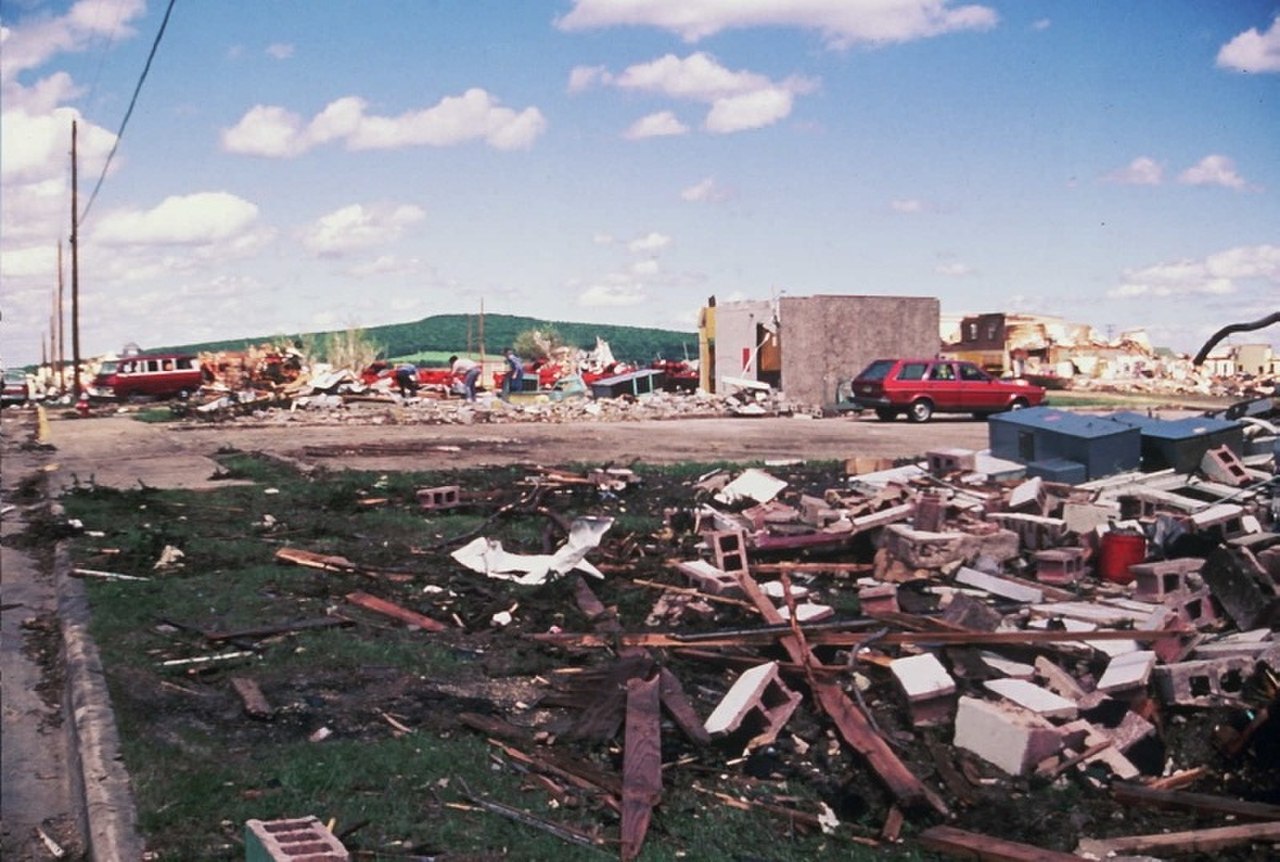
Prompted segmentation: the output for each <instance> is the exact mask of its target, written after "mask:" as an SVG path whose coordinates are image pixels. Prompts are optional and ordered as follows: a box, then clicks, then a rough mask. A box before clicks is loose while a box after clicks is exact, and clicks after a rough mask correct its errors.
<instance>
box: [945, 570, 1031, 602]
mask: <svg viewBox="0 0 1280 862" xmlns="http://www.w3.org/2000/svg"><path fill="white" fill-rule="evenodd" d="M955 581H956V583H957V584H964V585H965V586H969V587H975V588H976V589H979V590H983V591H985V592H988V593H991V594H992V595H993V596H1000V597H1001V598H1006V599H1010V600H1012V601H1015V602H1032V603H1034V602H1041V601H1044V592H1043V591H1041V590H1038V589H1036V588H1034V587H1026V586H1023V585H1022V584H1018V583H1014V582H1013V581H1010V580H1006V579H1004V578H997V577H996V576H994V575H988V574H987V573H986V572H980V571H978V570H977V569H971V568H969V567H968V566H961V567H960V568H959V569H957V570H956V574H955Z"/></svg>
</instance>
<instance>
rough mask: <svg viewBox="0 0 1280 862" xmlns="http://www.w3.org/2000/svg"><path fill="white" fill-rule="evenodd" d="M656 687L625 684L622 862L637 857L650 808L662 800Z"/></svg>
mask: <svg viewBox="0 0 1280 862" xmlns="http://www.w3.org/2000/svg"><path fill="white" fill-rule="evenodd" d="M659 709H660V707H659V683H658V677H657V676H656V675H655V676H653V677H651V678H649V679H641V678H639V677H633V678H632V679H629V680H627V729H626V744H625V747H624V749H623V754H622V853H621V856H622V859H623V862H630V860H632V859H635V858H636V857H637V856H639V855H640V848H641V847H642V846H643V845H644V837H645V834H646V833H647V832H648V831H649V822H650V821H651V820H652V819H653V808H654V806H655V805H657V804H658V800H659V799H661V798H662V728H661V725H660V715H659Z"/></svg>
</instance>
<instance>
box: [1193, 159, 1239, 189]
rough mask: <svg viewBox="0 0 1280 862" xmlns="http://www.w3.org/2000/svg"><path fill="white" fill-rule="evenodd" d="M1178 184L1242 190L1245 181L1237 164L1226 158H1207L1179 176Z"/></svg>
mask: <svg viewBox="0 0 1280 862" xmlns="http://www.w3.org/2000/svg"><path fill="white" fill-rule="evenodd" d="M1178 182H1180V183H1185V184H1186V185H1189V186H1225V187H1226V188H1229V189H1242V188H1244V186H1245V182H1244V179H1243V178H1241V176H1240V175H1239V174H1237V173H1236V166H1235V162H1233V161H1232V160H1231V159H1229V158H1227V157H1226V156H1216V155H1214V156H1205V157H1204V158H1203V159H1201V160H1200V161H1199V162H1198V163H1197V164H1196V165H1194V166H1193V167H1190V168H1187V169H1186V170H1185V171H1183V172H1182V173H1180V174H1178Z"/></svg>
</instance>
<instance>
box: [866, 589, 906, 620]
mask: <svg viewBox="0 0 1280 862" xmlns="http://www.w3.org/2000/svg"><path fill="white" fill-rule="evenodd" d="M858 605H859V607H861V609H862V613H864V614H885V613H889V614H896V613H898V611H899V608H898V586H897V585H896V584H876V585H875V586H871V587H860V588H859V589H858Z"/></svg>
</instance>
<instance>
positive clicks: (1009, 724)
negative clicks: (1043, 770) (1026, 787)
mask: <svg viewBox="0 0 1280 862" xmlns="http://www.w3.org/2000/svg"><path fill="white" fill-rule="evenodd" d="M954 745H955V746H956V747H957V748H963V749H964V750H965V751H970V752H973V753H974V754H976V755H978V756H979V757H981V758H982V759H983V760H985V761H987V762H988V763H990V764H992V765H993V766H996V767H997V768H999V769H1000V770H1002V771H1003V772H1006V773H1008V774H1009V775H1022V774H1024V773H1026V772H1027V771H1029V770H1030V769H1031V767H1033V766H1035V765H1036V764H1037V763H1039V762H1040V761H1042V760H1044V759H1045V758H1046V757H1051V756H1053V755H1054V754H1057V753H1058V751H1059V750H1060V749H1061V748H1062V737H1061V736H1060V735H1059V734H1058V731H1057V729H1056V728H1055V727H1054V726H1053V725H1052V724H1050V723H1049V722H1048V721H1047V720H1045V719H1043V718H1041V717H1040V716H1038V715H1036V714H1035V713H1031V712H1027V711H1026V710H1024V709H1018V708H1016V707H1008V706H1004V705H1002V704H996V703H988V702H987V701H985V700H979V699H977V698H974V697H961V698H960V703H959V705H958V706H957V709H956V725H955V740H954Z"/></svg>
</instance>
